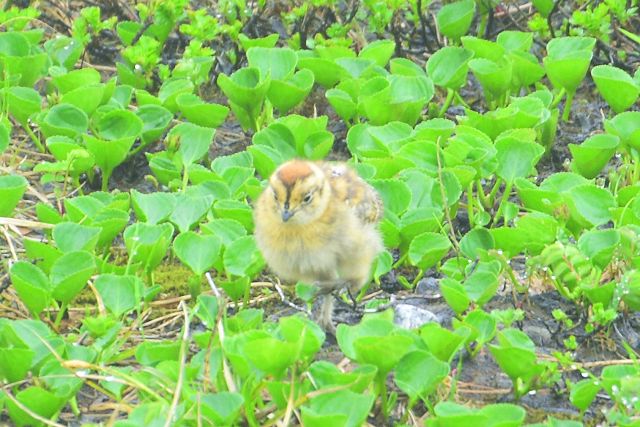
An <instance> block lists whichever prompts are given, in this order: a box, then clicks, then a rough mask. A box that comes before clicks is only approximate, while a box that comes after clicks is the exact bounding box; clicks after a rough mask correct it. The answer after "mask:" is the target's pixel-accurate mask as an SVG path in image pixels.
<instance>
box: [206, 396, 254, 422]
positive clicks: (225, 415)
mask: <svg viewBox="0 0 640 427" xmlns="http://www.w3.org/2000/svg"><path fill="white" fill-rule="evenodd" d="M198 401H199V404H200V410H201V411H202V414H203V415H204V417H205V418H206V419H207V420H211V421H212V422H213V423H214V425H220V426H227V425H234V424H235V422H236V421H237V419H238V417H239V416H240V411H241V410H242V405H243V404H244V398H243V397H242V395H241V394H238V393H231V392H228V391H221V392H218V393H216V394H213V393H205V394H202V395H200V396H198Z"/></svg>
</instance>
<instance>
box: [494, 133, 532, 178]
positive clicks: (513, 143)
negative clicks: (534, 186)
mask: <svg viewBox="0 0 640 427" xmlns="http://www.w3.org/2000/svg"><path fill="white" fill-rule="evenodd" d="M496 149H497V153H496V158H497V159H498V168H497V170H496V173H497V174H498V176H499V177H500V178H502V179H504V180H505V181H506V182H513V181H514V180H515V179H516V178H525V177H528V176H529V175H530V174H531V172H532V171H534V167H535V165H536V164H537V163H538V160H540V158H541V157H542V155H543V154H544V148H543V147H542V146H541V145H540V144H537V143H535V142H528V141H523V140H521V139H518V138H515V137H506V138H501V139H500V140H498V141H497V142H496Z"/></svg>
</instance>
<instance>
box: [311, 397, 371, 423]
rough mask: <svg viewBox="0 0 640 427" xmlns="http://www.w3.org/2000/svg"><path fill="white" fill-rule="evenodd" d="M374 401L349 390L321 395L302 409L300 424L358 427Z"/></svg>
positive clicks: (364, 419) (365, 417)
mask: <svg viewBox="0 0 640 427" xmlns="http://www.w3.org/2000/svg"><path fill="white" fill-rule="evenodd" d="M374 401H375V397H374V396H373V395H371V394H360V393H354V392H352V391H350V390H339V391H336V392H334V393H323V394H320V395H318V396H316V397H313V398H312V399H311V401H310V402H309V404H308V405H306V406H303V407H302V422H303V423H304V425H305V426H308V427H324V426H328V425H331V426H344V427H358V426H361V425H363V424H364V422H365V421H366V419H367V416H368V414H369V411H370V410H371V407H372V406H373V402H374Z"/></svg>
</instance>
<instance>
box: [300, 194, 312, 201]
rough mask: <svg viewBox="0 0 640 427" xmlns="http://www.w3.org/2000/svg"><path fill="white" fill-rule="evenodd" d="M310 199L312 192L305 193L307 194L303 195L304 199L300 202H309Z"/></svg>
mask: <svg viewBox="0 0 640 427" xmlns="http://www.w3.org/2000/svg"><path fill="white" fill-rule="evenodd" d="M311 199H313V194H311V193H307V194H306V195H305V196H304V199H302V203H310V202H311Z"/></svg>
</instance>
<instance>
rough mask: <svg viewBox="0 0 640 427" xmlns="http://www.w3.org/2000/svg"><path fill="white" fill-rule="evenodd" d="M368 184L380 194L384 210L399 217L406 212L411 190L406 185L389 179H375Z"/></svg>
mask: <svg viewBox="0 0 640 427" xmlns="http://www.w3.org/2000/svg"><path fill="white" fill-rule="evenodd" d="M370 183H371V185H372V186H373V188H375V189H376V190H377V191H378V193H379V194H380V197H381V198H382V201H383V202H384V208H385V210H389V211H391V212H393V213H395V214H396V215H401V214H402V213H404V212H405V211H406V210H407V208H408V207H409V204H410V203H411V190H409V187H408V186H407V184H405V183H404V182H402V181H397V180H391V179H376V180H372V181H371V182H370Z"/></svg>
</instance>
